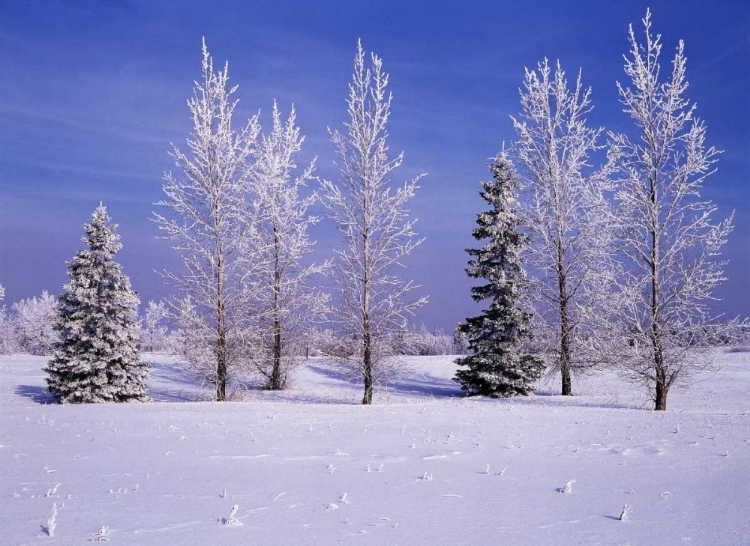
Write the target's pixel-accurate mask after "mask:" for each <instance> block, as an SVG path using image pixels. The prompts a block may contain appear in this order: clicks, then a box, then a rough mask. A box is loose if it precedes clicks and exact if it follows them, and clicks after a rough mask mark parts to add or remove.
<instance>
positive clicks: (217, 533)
mask: <svg viewBox="0 0 750 546" xmlns="http://www.w3.org/2000/svg"><path fill="white" fill-rule="evenodd" d="M144 358H145V359H147V360H150V361H152V362H154V378H153V380H152V381H151V385H150V387H151V396H152V397H153V398H154V400H155V401H154V402H153V403H147V404H137V403H134V404H91V405H57V404H47V402H49V401H50V399H49V397H48V395H47V394H46V393H45V392H44V374H43V372H42V371H41V370H42V368H43V366H44V365H45V362H46V359H45V358H42V357H32V356H24V355H16V356H9V357H0V407H1V410H2V411H1V413H0V506H1V507H2V508H1V509H0V529H2V536H3V538H2V542H3V543H4V544H14V545H22V544H83V543H86V542H87V541H89V540H100V541H104V540H107V541H108V542H110V543H112V544H153V545H163V544H211V543H214V544H334V543H343V544H503V543H504V544H535V545H537V544H539V545H543V544H626V543H627V544H688V543H692V544H748V543H750V518H748V509H749V508H750V418H749V417H748V414H747V409H748V400H750V352H735V353H726V354H724V355H722V357H721V362H722V365H723V366H722V369H721V371H720V372H719V373H718V374H715V375H713V376H711V377H707V378H705V379H704V380H703V381H702V382H701V383H700V384H698V385H695V386H693V387H692V388H691V389H690V390H688V391H686V392H672V393H670V397H669V403H670V410H669V411H668V412H652V411H650V410H648V409H645V408H647V407H649V403H648V402H647V400H646V398H645V396H644V395H643V393H642V392H641V391H640V390H638V389H637V388H635V387H633V386H630V385H628V384H625V383H623V382H621V381H620V380H618V379H617V378H615V377H613V376H611V375H603V376H599V377H595V378H589V379H587V380H586V381H583V382H579V383H578V384H576V385H575V389H576V391H577V392H578V393H580V395H579V396H575V397H573V398H563V397H561V396H557V395H555V394H554V392H556V390H555V389H556V388H557V385H558V379H557V378H551V379H550V380H549V382H548V383H547V384H546V385H542V387H541V388H540V389H539V390H538V391H537V394H536V395H535V396H532V397H529V398H524V399H512V400H490V399H467V398H462V397H461V393H460V390H459V389H458V386H457V385H456V384H455V383H453V382H452V381H451V379H450V378H451V377H452V375H453V373H455V369H456V368H455V365H453V364H452V363H451V357H421V358H413V359H411V360H410V364H411V366H412V370H411V372H410V373H409V374H408V377H407V379H406V380H404V381H403V382H400V383H394V384H392V385H390V386H389V388H388V389H387V390H385V391H384V390H380V391H376V393H375V397H374V404H373V405H372V406H361V405H359V403H358V402H359V401H360V400H361V395H362V392H361V386H360V385H358V384H352V383H349V382H347V381H346V380H344V379H342V378H341V377H340V376H339V375H338V374H337V372H336V371H335V370H334V369H332V368H330V367H329V366H327V365H326V363H325V362H323V361H320V360H311V361H310V364H309V365H308V366H306V367H305V368H304V369H302V370H300V371H299V373H298V374H297V376H296V379H295V382H294V384H293V385H292V387H291V388H290V389H289V390H287V391H284V392H281V393H270V392H262V391H249V392H247V393H245V400H244V401H241V402H239V401H238V402H224V403H214V402H200V401H198V402H196V401H194V400H196V399H200V398H205V397H207V396H210V392H208V391H206V390H201V389H200V388H199V387H198V386H196V385H194V384H193V382H192V381H191V380H190V379H189V378H187V377H185V376H183V375H182V374H181V372H180V369H179V366H178V365H177V361H176V360H175V359H174V358H171V357H166V356H157V355H145V356H144ZM568 484H569V486H568V488H569V492H567V493H564V494H563V493H562V492H561V491H564V490H565V489H566V485H568ZM55 505H56V506H57V515H56V517H55V518H52V514H53V506H55ZM235 506H236V507H237V508H236V509H235ZM626 506H628V507H629V508H627V509H626ZM623 512H627V514H626V516H625V517H623V518H622V520H621V515H622V514H623ZM51 519H54V527H55V529H54V535H53V536H48V534H47V532H46V530H47V529H48V525H49V521H50V520H51Z"/></svg>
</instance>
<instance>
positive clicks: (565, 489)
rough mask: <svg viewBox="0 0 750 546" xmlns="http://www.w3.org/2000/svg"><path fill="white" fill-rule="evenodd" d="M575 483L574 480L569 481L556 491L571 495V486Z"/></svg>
mask: <svg viewBox="0 0 750 546" xmlns="http://www.w3.org/2000/svg"><path fill="white" fill-rule="evenodd" d="M574 483H576V481H575V480H570V481H569V482H568V483H566V484H565V485H564V486H563V487H561V488H560V489H558V491H559V492H560V493H572V492H573V484H574Z"/></svg>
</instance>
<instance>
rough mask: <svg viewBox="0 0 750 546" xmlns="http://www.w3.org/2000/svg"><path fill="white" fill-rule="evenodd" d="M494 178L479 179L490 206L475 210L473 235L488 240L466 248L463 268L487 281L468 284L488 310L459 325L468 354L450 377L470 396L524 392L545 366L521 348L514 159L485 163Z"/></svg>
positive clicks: (526, 335)
mask: <svg viewBox="0 0 750 546" xmlns="http://www.w3.org/2000/svg"><path fill="white" fill-rule="evenodd" d="M489 169H490V172H491V173H492V177H493V179H494V180H492V181H490V182H483V183H482V187H483V191H482V192H480V195H481V196H482V198H483V199H484V200H485V201H487V202H488V203H489V204H490V205H491V206H492V208H491V210H489V211H486V212H481V213H479V214H478V215H477V225H478V227H477V228H475V229H474V231H473V233H472V234H473V236H474V238H475V239H477V240H478V241H481V240H483V239H489V240H488V241H487V242H486V243H485V245H484V246H483V247H482V248H480V249H467V252H468V253H469V255H470V256H472V257H473V259H470V260H469V267H468V268H467V269H466V273H467V274H468V275H469V276H470V277H472V278H475V279H486V281H487V283H486V284H483V285H481V286H475V287H473V288H472V289H471V292H472V298H473V299H474V300H475V301H483V300H490V305H489V309H486V310H484V311H483V312H482V314H481V315H479V316H476V317H472V318H469V319H467V320H466V322H465V323H463V324H461V325H460V326H459V330H460V331H461V332H462V333H464V334H466V335H467V337H468V338H469V353H470V354H469V355H468V356H466V357H463V358H459V359H457V360H456V364H458V365H459V366H463V367H466V368H467V369H464V370H458V372H456V377H455V381H457V382H458V383H460V384H461V388H462V389H463V390H464V391H467V393H468V394H469V395H475V394H482V395H487V396H493V397H497V396H515V395H519V394H520V395H528V394H530V393H531V392H532V390H533V388H534V384H535V383H536V381H537V380H538V379H539V377H541V375H542V372H543V371H544V363H543V362H542V360H541V359H539V358H537V357H535V356H533V355H530V354H525V353H524V352H523V346H522V343H523V341H524V340H525V339H530V338H531V333H530V329H529V326H530V322H531V318H532V317H531V314H530V313H528V312H526V311H524V310H523V309H522V308H521V306H520V300H521V296H522V291H523V290H524V288H525V287H526V285H527V281H526V276H525V273H524V270H523V267H522V264H523V260H522V258H521V256H520V253H521V249H522V248H523V247H524V245H527V244H528V242H529V240H528V237H526V236H525V235H524V234H522V233H520V232H519V230H518V227H519V221H518V217H517V214H516V209H515V204H516V194H517V190H518V180H517V177H516V173H515V170H514V168H513V164H512V163H511V161H510V160H509V159H508V157H507V156H506V155H505V152H502V153H500V155H498V156H497V157H496V158H494V159H493V160H492V162H491V163H490V165H489Z"/></svg>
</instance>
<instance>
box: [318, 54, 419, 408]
mask: <svg viewBox="0 0 750 546" xmlns="http://www.w3.org/2000/svg"><path fill="white" fill-rule="evenodd" d="M371 62H372V64H371V66H370V67H366V66H365V52H364V50H363V49H362V44H361V43H358V44H357V54H356V56H355V58H354V74H353V77H352V81H351V83H350V84H349V97H348V99H347V105H348V114H349V121H348V122H347V123H346V124H345V125H344V127H345V131H344V132H343V133H342V132H339V131H338V130H336V131H331V138H332V140H333V143H334V145H335V146H336V151H337V153H338V156H339V157H338V168H339V177H338V181H337V182H332V181H328V180H325V181H323V182H322V189H323V195H322V201H323V204H324V205H325V206H326V208H327V209H328V212H329V215H330V217H331V219H332V220H333V221H334V222H335V224H336V226H337V227H338V229H339V231H340V232H341V235H342V237H343V248H342V249H340V250H337V251H336V256H337V262H338V263H336V265H335V267H334V268H333V269H332V276H333V278H334V280H335V282H336V284H337V286H338V289H339V301H337V302H336V308H335V311H334V315H335V319H336V321H337V323H338V325H339V327H340V330H341V333H342V337H345V338H348V339H351V340H353V343H354V344H356V348H355V349H354V350H352V351H351V352H349V353H348V355H347V356H345V357H342V359H343V360H344V361H345V362H346V363H347V364H348V367H347V368H346V369H349V370H352V371H353V373H356V374H357V375H359V376H360V377H361V378H362V379H363V382H364V390H365V392H364V397H363V399H362V403H363V404H370V403H372V389H373V385H374V384H375V383H376V382H377V381H378V380H379V379H381V378H384V376H385V375H386V374H387V373H388V372H389V371H392V370H393V367H392V365H393V364H394V362H395V361H394V359H393V358H392V357H393V353H394V351H393V347H392V346H391V342H392V338H393V337H394V335H395V333H397V332H398V330H399V328H400V326H401V322H402V321H403V320H404V319H405V318H407V316H408V315H410V314H411V313H413V311H414V309H416V308H417V307H419V306H420V305H422V304H423V303H425V302H426V298H413V297H412V292H413V290H414V289H415V288H416V286H415V285H414V284H413V283H412V282H411V281H406V280H404V279H402V278H401V277H399V276H398V275H397V274H396V269H397V268H398V267H402V266H403V263H402V260H403V258H404V257H405V256H406V255H408V254H409V253H410V252H411V251H412V250H414V248H415V247H416V246H417V245H419V243H420V242H421V240H415V239H413V237H414V236H415V232H414V224H415V222H416V220H415V219H411V218H409V211H408V209H407V208H406V205H407V203H408V202H409V200H410V199H411V198H412V197H413V196H414V193H415V191H416V189H417V183H418V181H419V179H420V178H421V176H422V175H420V176H418V177H416V178H415V179H413V180H411V181H410V182H406V183H404V185H403V186H400V187H398V188H396V189H395V190H394V189H393V188H391V187H390V182H391V175H392V172H393V170H394V169H396V168H397V167H398V166H400V165H401V163H402V161H403V153H401V154H399V155H397V156H396V157H394V158H391V157H389V156H388V144H387V138H388V132H387V130H386V125H387V123H388V118H389V117H390V108H391V98H392V96H391V94H390V93H388V92H387V91H386V87H387V86H388V74H386V73H385V72H383V62H382V59H380V57H378V56H377V55H375V54H372V55H371ZM340 356H341V355H340Z"/></svg>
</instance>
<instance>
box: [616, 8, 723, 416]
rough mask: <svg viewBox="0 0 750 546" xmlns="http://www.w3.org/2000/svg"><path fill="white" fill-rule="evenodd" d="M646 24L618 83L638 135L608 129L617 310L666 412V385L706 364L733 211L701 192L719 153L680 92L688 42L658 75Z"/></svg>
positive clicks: (639, 370)
mask: <svg viewBox="0 0 750 546" xmlns="http://www.w3.org/2000/svg"><path fill="white" fill-rule="evenodd" d="M643 25H644V27H645V40H646V41H645V44H640V43H639V42H638V40H637V39H636V35H635V32H634V30H633V27H632V25H631V26H630V33H629V37H630V44H631V47H632V49H631V51H630V56H625V74H626V75H627V76H628V78H629V79H630V83H631V84H632V87H626V86H622V85H620V84H618V89H619V92H620V99H621V101H622V103H623V105H624V111H625V112H626V113H627V114H628V115H629V116H630V117H631V118H632V120H633V122H634V123H635V125H636V127H637V128H638V135H637V136H638V138H637V139H636V140H631V139H630V138H628V136H626V135H624V134H610V138H611V140H612V142H611V148H610V155H611V160H612V163H613V164H614V165H616V166H617V169H618V172H619V177H620V179H619V190H618V192H617V201H618V210H617V218H618V219H619V221H620V226H619V240H620V244H621V246H620V251H621V252H622V255H623V257H624V261H623V268H622V269H623V270H622V273H621V275H620V288H621V296H622V297H621V302H620V303H619V305H617V308H618V310H619V314H620V320H621V322H622V324H623V325H624V327H625V329H626V334H627V335H628V336H629V341H630V351H628V353H627V355H626V356H627V358H626V359H625V363H626V370H627V373H628V375H629V376H630V377H632V378H633V379H634V380H636V381H639V382H642V383H644V384H645V385H646V386H647V387H648V388H649V391H650V393H651V395H652V396H653V400H654V404H655V409H657V410H666V409H667V394H668V392H669V390H670V388H671V387H672V386H673V385H674V384H675V383H677V382H679V381H685V380H687V379H688V378H689V377H690V375H691V374H693V373H695V372H697V371H700V370H702V369H705V367H706V366H708V365H709V364H710V361H711V359H710V356H709V355H708V354H707V352H702V353H701V352H699V351H697V350H696V348H695V347H696V346H701V345H705V344H707V343H708V342H710V340H709V339H707V336H706V335H705V334H706V331H707V330H706V324H707V322H708V321H709V312H710V310H709V307H708V303H709V302H710V301H711V300H712V299H715V297H714V295H713V291H714V289H715V287H716V286H717V285H718V284H719V283H721V282H722V281H723V280H724V273H723V265H724V263H723V262H721V261H719V260H718V256H719V254H720V250H721V247H722V246H723V245H724V243H725V242H726V240H727V237H728V236H729V234H730V232H731V231H732V216H730V217H729V218H727V219H726V220H724V221H722V222H719V223H714V222H713V220H712V214H713V213H714V212H715V211H716V209H717V207H716V205H714V204H713V203H712V202H711V201H708V200H705V199H703V198H701V195H700V192H701V190H702V188H703V184H704V182H705V181H706V178H707V177H708V176H709V175H711V174H712V173H714V172H715V170H716V169H715V163H716V157H717V155H718V154H719V151H718V150H716V149H715V148H714V147H706V145H705V137H706V126H705V124H704V123H703V122H702V121H701V120H700V119H698V118H696V117H695V104H691V103H690V101H689V100H688V99H687V98H685V96H684V95H685V91H686V90H687V87H688V82H687V80H686V79H685V67H686V57H685V54H684V44H683V42H682V41H680V42H679V45H678V46H677V51H676V54H675V57H674V59H673V61H672V71H671V74H670V75H669V77H668V79H667V80H666V81H660V79H659V76H660V73H659V72H660V65H659V55H660V53H661V47H662V46H661V40H660V36H659V35H657V36H655V37H654V36H653V35H652V33H651V13H650V11H647V12H646V17H645V18H644V19H643ZM714 332H715V329H714ZM709 337H710V336H709ZM691 347H692V348H691Z"/></svg>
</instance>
